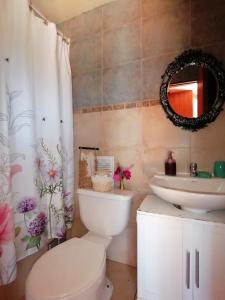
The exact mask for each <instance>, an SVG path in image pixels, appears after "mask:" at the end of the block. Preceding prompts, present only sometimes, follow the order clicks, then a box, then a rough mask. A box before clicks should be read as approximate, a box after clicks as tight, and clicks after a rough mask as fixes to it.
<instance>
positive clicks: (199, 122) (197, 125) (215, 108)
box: [160, 49, 225, 131]
mask: <svg viewBox="0 0 225 300" xmlns="http://www.w3.org/2000/svg"><path fill="white" fill-rule="evenodd" d="M190 65H196V66H202V67H206V68H208V69H210V70H211V71H212V72H213V74H214V75H215V78H216V80H217V84H218V93H217V98H216V100H215V101H214V103H213V105H212V107H211V109H210V111H208V112H206V113H204V114H203V115H201V116H200V117H197V118H186V117H182V116H180V115H178V114H176V113H175V112H174V111H173V109H172V108H171V106H170V104H169V101H168V97H167V91H168V86H169V83H170V81H171V79H172V77H173V75H174V74H176V73H178V72H179V71H180V70H183V68H185V67H186V66H190ZM224 101H225V71H224V69H223V66H222V63H221V62H219V61H218V60H217V59H216V58H215V57H214V56H212V55H211V54H208V53H204V52H203V51H201V50H194V49H189V50H186V51H184V52H183V53H182V54H181V55H179V56H177V57H176V58H175V60H174V61H173V62H171V63H170V64H169V65H168V66H167V69H166V71H165V73H164V74H163V75H162V83H161V87H160V102H161V104H162V107H163V109H164V111H165V113H166V115H167V118H169V119H170V120H171V121H172V122H173V124H174V125H175V126H180V127H182V129H186V130H191V131H197V130H199V129H201V128H204V127H206V126H207V124H208V123H211V122H213V121H215V119H216V118H217V116H218V115H219V113H220V112H221V111H222V110H223V104H224Z"/></svg>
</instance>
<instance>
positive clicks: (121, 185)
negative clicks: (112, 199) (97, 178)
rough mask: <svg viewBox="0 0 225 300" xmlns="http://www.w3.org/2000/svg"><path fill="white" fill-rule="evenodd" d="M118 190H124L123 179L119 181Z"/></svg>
mask: <svg viewBox="0 0 225 300" xmlns="http://www.w3.org/2000/svg"><path fill="white" fill-rule="evenodd" d="M120 189H121V190H124V189H125V185H124V180H123V179H121V180H120Z"/></svg>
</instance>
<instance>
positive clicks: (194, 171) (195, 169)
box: [190, 162, 198, 177]
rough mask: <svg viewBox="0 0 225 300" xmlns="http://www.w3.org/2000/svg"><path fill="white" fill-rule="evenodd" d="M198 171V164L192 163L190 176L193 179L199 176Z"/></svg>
mask: <svg viewBox="0 0 225 300" xmlns="http://www.w3.org/2000/svg"><path fill="white" fill-rule="evenodd" d="M197 169H198V165H197V163H196V162H192V163H190V176H191V177H195V176H197V175H198V171H197Z"/></svg>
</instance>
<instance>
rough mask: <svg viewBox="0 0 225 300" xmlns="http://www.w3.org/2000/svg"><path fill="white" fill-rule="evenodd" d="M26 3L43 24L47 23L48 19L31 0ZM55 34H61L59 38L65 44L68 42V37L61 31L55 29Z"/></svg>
mask: <svg viewBox="0 0 225 300" xmlns="http://www.w3.org/2000/svg"><path fill="white" fill-rule="evenodd" d="M28 4H29V9H30V10H32V11H33V12H34V13H35V14H36V15H37V16H38V17H39V18H41V19H42V20H43V21H44V24H45V25H48V23H49V20H48V19H47V18H46V17H45V16H44V15H43V14H42V13H41V12H40V11H39V10H37V9H36V8H35V7H34V6H33V5H32V1H31V0H28ZM57 34H58V35H59V36H61V38H62V39H63V41H64V42H65V43H66V44H67V45H69V44H70V42H69V39H68V38H67V37H65V36H64V34H63V33H62V32H61V31H59V30H57Z"/></svg>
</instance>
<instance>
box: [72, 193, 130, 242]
mask: <svg viewBox="0 0 225 300" xmlns="http://www.w3.org/2000/svg"><path fill="white" fill-rule="evenodd" d="M77 193H78V199H79V208H80V216H81V220H82V221H83V223H84V225H85V226H86V227H87V229H88V230H89V231H92V232H94V233H96V234H99V235H105V236H114V235H118V234H120V233H121V232H122V231H123V230H124V229H125V228H126V226H127V224H128V222H129V218H130V211H131V202H132V197H133V193H132V192H131V191H127V190H123V191H121V190H112V191H111V192H107V193H103V192H96V191H93V190H87V189H78V191H77Z"/></svg>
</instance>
